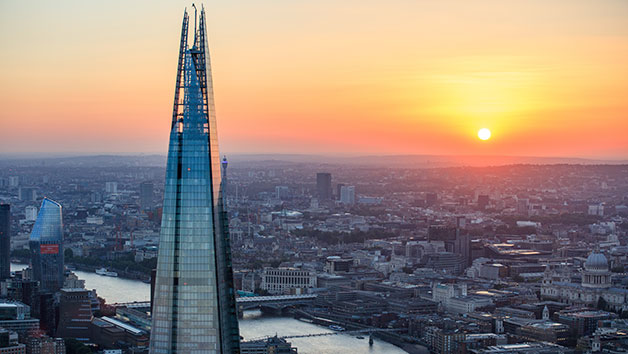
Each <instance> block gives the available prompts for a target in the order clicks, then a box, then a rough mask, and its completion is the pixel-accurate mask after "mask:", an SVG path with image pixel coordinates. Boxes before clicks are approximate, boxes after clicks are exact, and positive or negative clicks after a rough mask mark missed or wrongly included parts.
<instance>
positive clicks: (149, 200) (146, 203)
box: [140, 182, 154, 210]
mask: <svg viewBox="0 0 628 354" xmlns="http://www.w3.org/2000/svg"><path fill="white" fill-rule="evenodd" d="M153 202H154V192H153V184H152V183H151V182H142V183H140V206H141V207H142V209H144V210H148V209H152V207H153Z"/></svg>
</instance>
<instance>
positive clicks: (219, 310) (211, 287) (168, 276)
mask: <svg viewBox="0 0 628 354" xmlns="http://www.w3.org/2000/svg"><path fill="white" fill-rule="evenodd" d="M195 16H196V8H195ZM189 23H190V21H189V17H188V14H187V11H186V12H185V13H184V15H183V26H182V29H181V44H180V47H179V62H178V70H177V79H176V89H175V98H174V108H173V116H172V124H171V131H170V146H169V150H168V162H167V166H166V185H165V190H164V202H163V214H162V221H161V234H160V241H159V255H158V262H157V278H156V281H155V295H154V301H153V313H152V329H151V338H150V352H151V353H153V354H159V353H164V354H165V353H225V354H226V353H239V352H240V343H239V341H240V336H239V330H238V320H237V314H236V305H235V290H234V286H233V271H232V266H231V250H230V245H229V233H228V228H227V226H228V221H227V219H226V213H225V212H224V210H223V196H222V179H221V168H220V155H219V153H218V134H217V131H216V115H215V110H214V97H213V87H212V76H211V66H210V59H209V50H208V46H207V37H206V29H205V28H206V23H205V10H204V9H202V10H201V13H200V16H199V19H198V21H197V20H196V19H195V20H194V21H193V23H194V31H193V32H192V33H194V40H193V42H192V46H191V47H189V46H188V40H187V39H188V38H187V37H188V25H189ZM197 23H198V27H197V26H196V24H197Z"/></svg>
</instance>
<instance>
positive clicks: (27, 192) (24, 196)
mask: <svg viewBox="0 0 628 354" xmlns="http://www.w3.org/2000/svg"><path fill="white" fill-rule="evenodd" d="M18 197H19V199H20V200H21V201H25V202H34V201H35V200H37V189H35V188H33V187H20V189H18Z"/></svg>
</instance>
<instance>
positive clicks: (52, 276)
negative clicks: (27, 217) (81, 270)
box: [29, 198, 63, 293]
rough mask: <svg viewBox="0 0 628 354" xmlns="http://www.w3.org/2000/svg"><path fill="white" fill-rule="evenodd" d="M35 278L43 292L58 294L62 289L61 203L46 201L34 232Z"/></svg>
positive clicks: (32, 263) (42, 204) (32, 249)
mask: <svg viewBox="0 0 628 354" xmlns="http://www.w3.org/2000/svg"><path fill="white" fill-rule="evenodd" d="M29 246H30V250H31V265H32V268H33V278H34V279H35V280H37V281H39V283H40V289H41V292H42V293H46V292H56V291H58V290H59V289H61V286H63V217H62V215H61V204H59V203H57V202H55V201H53V200H51V199H48V198H44V200H43V201H42V203H41V208H40V209H39V214H38V215H37V221H35V225H34V226H33V231H32V232H31V237H30V242H29Z"/></svg>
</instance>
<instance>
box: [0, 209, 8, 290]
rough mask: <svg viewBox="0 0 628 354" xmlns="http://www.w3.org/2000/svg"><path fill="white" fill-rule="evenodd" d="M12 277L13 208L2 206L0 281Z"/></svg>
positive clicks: (0, 211) (0, 215)
mask: <svg viewBox="0 0 628 354" xmlns="http://www.w3.org/2000/svg"><path fill="white" fill-rule="evenodd" d="M10 277H11V206H10V205H9V204H0V280H3V279H8V278H10Z"/></svg>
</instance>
